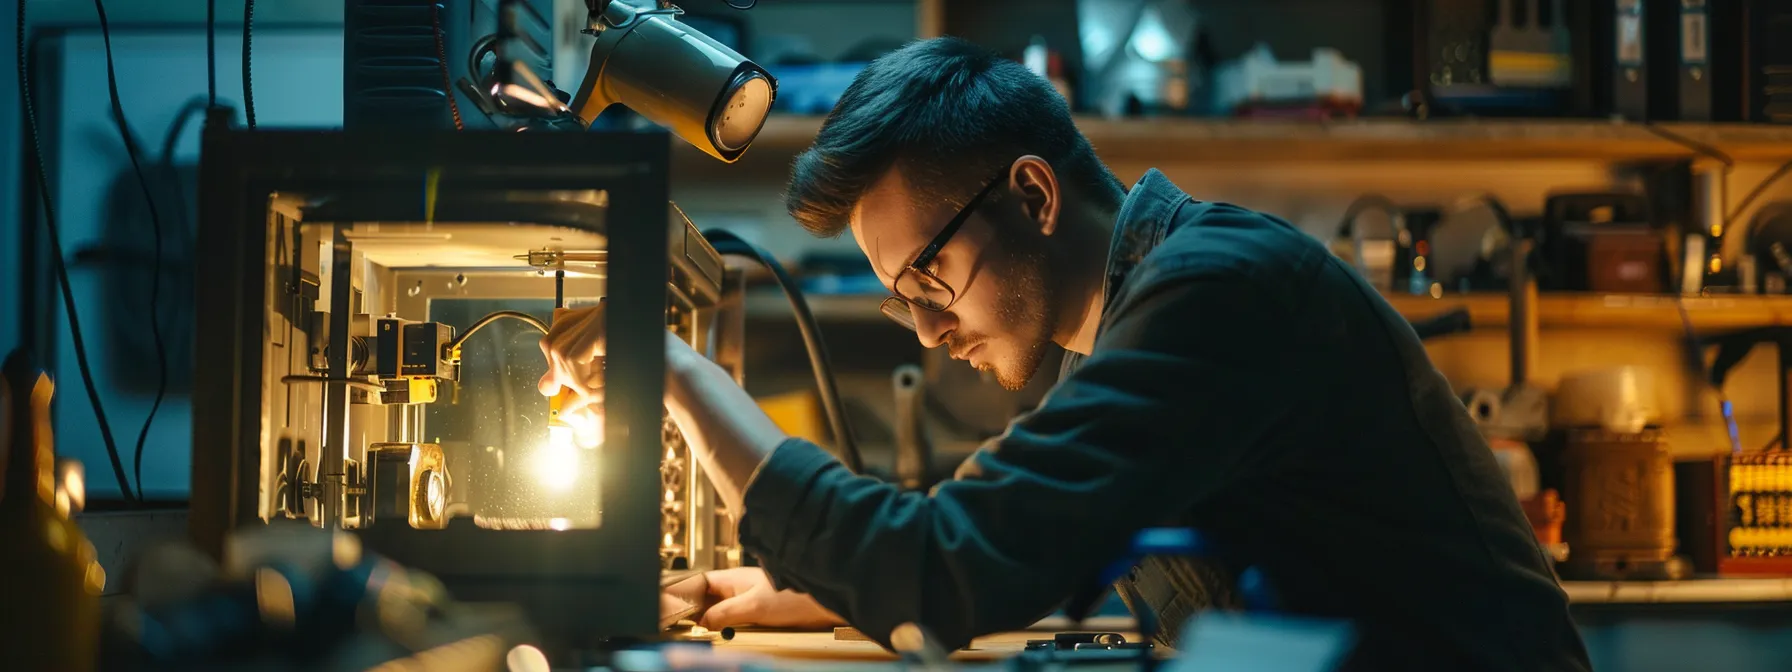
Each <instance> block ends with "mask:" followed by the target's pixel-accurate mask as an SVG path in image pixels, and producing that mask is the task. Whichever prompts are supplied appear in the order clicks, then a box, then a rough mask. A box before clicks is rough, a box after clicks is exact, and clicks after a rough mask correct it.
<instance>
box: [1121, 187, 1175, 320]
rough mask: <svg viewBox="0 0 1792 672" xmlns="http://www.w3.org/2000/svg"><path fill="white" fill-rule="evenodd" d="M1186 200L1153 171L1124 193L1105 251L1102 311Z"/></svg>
mask: <svg viewBox="0 0 1792 672" xmlns="http://www.w3.org/2000/svg"><path fill="white" fill-rule="evenodd" d="M1188 200H1189V196H1188V194H1186V193H1183V191H1182V190H1181V189H1179V188H1177V186H1176V185H1175V183H1172V182H1170V178H1167V177H1164V174H1163V173H1162V172H1159V171H1158V170H1157V169H1156V168H1152V169H1150V170H1147V171H1145V175H1144V177H1140V178H1139V181H1138V183H1137V184H1134V185H1133V187H1132V189H1129V190H1127V192H1126V200H1124V201H1122V202H1121V203H1120V214H1119V216H1118V217H1117V218H1116V221H1115V222H1114V234H1113V240H1112V241H1111V242H1110V243H1109V247H1108V267H1107V276H1106V277H1105V278H1104V280H1103V287H1102V306H1103V308H1104V309H1105V308H1106V307H1107V306H1108V305H1111V304H1112V303H1113V302H1114V295H1115V294H1116V293H1118V292H1119V291H1120V287H1121V286H1122V285H1124V284H1125V283H1126V278H1127V276H1129V275H1131V274H1132V270H1133V269H1134V268H1136V267H1138V265H1139V262H1140V261H1142V260H1144V258H1145V255H1147V254H1150V253H1151V250H1152V249H1155V248H1156V247H1157V245H1158V244H1159V243H1162V242H1164V237H1165V236H1167V235H1169V232H1170V228H1171V227H1170V223H1171V222H1172V221H1174V220H1175V216H1176V211H1177V210H1179V209H1181V208H1182V205H1183V204H1184V203H1187V202H1188ZM1103 312H1106V311H1105V310H1104V311H1103Z"/></svg>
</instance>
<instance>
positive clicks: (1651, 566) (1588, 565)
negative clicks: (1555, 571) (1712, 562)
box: [1562, 429, 1678, 579]
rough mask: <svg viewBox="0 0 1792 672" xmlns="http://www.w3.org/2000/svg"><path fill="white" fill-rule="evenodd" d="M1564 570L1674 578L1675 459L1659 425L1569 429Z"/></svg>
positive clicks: (1603, 575)
mask: <svg viewBox="0 0 1792 672" xmlns="http://www.w3.org/2000/svg"><path fill="white" fill-rule="evenodd" d="M1563 458H1564V459H1563V461H1564V462H1565V463H1566V464H1565V466H1566V467H1567V475H1566V479H1565V482H1564V486H1565V488H1564V490H1565V492H1563V493H1562V498H1563V499H1565V500H1567V502H1568V520H1567V523H1566V525H1565V526H1564V530H1563V532H1564V534H1565V536H1566V537H1567V539H1568V545H1569V546H1570V547H1571V548H1573V549H1574V554H1573V556H1572V557H1571V558H1570V559H1569V561H1568V563H1567V565H1566V566H1565V567H1564V576H1568V575H1573V576H1577V577H1584V578H1599V579H1629V578H1676V577H1674V576H1672V574H1673V570H1672V566H1673V565H1674V563H1673V562H1672V559H1673V555H1674V550H1675V548H1676V547H1677V546H1678V544H1677V542H1676V540H1675V537H1674V461H1673V455H1672V454H1671V452H1670V451H1669V450H1668V443H1667V440H1666V437H1665V436H1664V435H1663V434H1662V432H1661V431H1660V430H1653V429H1650V430H1644V431H1641V432H1633V433H1619V432H1612V431H1607V430H1602V429H1574V430H1569V432H1568V445H1567V449H1566V451H1565V454H1564V456H1563Z"/></svg>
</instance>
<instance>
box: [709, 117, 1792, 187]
mask: <svg viewBox="0 0 1792 672" xmlns="http://www.w3.org/2000/svg"><path fill="white" fill-rule="evenodd" d="M1077 125H1078V126H1079V127H1081V128H1082V130H1083V133H1084V134H1085V135H1087V136H1088V137H1089V141H1090V142H1091V143H1093V144H1094V145H1095V149H1096V151H1097V152H1099V153H1100V154H1101V156H1102V157H1103V158H1104V159H1106V160H1108V161H1110V162H1112V161H1121V160H1141V161H1152V162H1169V161H1177V162H1220V161H1224V162H1229V163H1238V162H1271V161H1291V160H1312V161H1325V160H1330V161H1353V160H1363V161H1388V160H1427V159H1431V160H1538V159H1565V160H1585V159H1596V160H1607V161H1637V160H1651V159H1672V158H1690V157H1692V156H1694V152H1693V151H1692V150H1689V149H1687V148H1686V147H1684V146H1681V145H1679V144H1676V143H1674V142H1671V141H1669V140H1667V139H1665V138H1663V137H1661V136H1659V135H1656V134H1655V133H1652V132H1650V131H1649V130H1648V129H1646V128H1644V127H1643V126H1642V125H1640V124H1633V123H1621V122H1610V121H1598V120H1575V119H1562V120H1441V121H1427V122H1414V121H1405V120H1398V119H1362V120H1354V121H1335V122H1325V123H1316V122H1302V121H1270V120H1263V121H1248V120H1231V119H1194V118H1185V119H1163V118H1158V119H1103V118H1098V117H1079V118H1078V119H1077ZM1659 127H1660V128H1663V129H1666V130H1669V131H1671V132H1673V133H1675V134H1678V135H1680V136H1684V137H1685V138H1687V139H1689V140H1693V141H1696V142H1699V143H1703V144H1706V145H1710V146H1712V147H1715V148H1717V149H1720V150H1722V151H1724V152H1725V153H1728V154H1729V155H1730V156H1732V157H1733V158H1735V159H1736V160H1739V161H1773V162H1778V161H1785V160H1789V159H1792V126H1782V125H1770V124H1694V123H1673V124H1660V125H1659ZM820 128H821V118H820V117H807V116H775V117H772V118H771V119H769V120H767V122H766V125H765V128H764V130H762V131H760V134H759V137H758V139H757V140H755V141H754V143H753V147H752V149H750V150H748V151H747V155H746V156H745V157H744V158H743V159H742V162H743V163H749V164H755V165H761V166H769V165H770V164H773V163H775V164H779V165H783V164H787V163H789V161H790V158H791V157H792V156H794V155H795V154H796V153H797V152H800V151H802V150H803V149H805V148H807V147H808V146H809V144H810V142H812V141H813V140H814V139H815V133H816V131H817V130H819V129H820ZM679 144H680V145H682V143H679ZM675 153H676V154H677V156H678V157H679V158H680V159H681V160H685V159H689V160H691V161H693V162H694V161H695V160H696V159H704V160H707V161H709V162H711V163H714V164H716V165H721V164H720V162H716V161H714V160H713V159H708V157H705V156H703V155H702V154H700V153H699V152H697V151H696V150H695V149H692V148H689V147H684V148H683V149H681V150H679V151H677V152H675ZM780 177H782V176H781V175H780Z"/></svg>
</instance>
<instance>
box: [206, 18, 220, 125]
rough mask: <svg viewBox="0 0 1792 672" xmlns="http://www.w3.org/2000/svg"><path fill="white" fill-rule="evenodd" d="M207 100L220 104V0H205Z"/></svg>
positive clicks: (216, 104)
mask: <svg viewBox="0 0 1792 672" xmlns="http://www.w3.org/2000/svg"><path fill="white" fill-rule="evenodd" d="M205 101H206V105H208V106H211V107H217V106H218V0H205Z"/></svg>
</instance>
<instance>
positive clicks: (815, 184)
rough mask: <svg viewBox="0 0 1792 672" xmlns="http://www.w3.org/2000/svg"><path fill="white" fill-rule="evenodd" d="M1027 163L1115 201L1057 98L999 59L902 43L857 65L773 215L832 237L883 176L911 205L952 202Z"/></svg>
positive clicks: (1115, 193) (983, 52) (1114, 191)
mask: <svg viewBox="0 0 1792 672" xmlns="http://www.w3.org/2000/svg"><path fill="white" fill-rule="evenodd" d="M1028 154H1032V155H1036V156H1039V157H1041V158H1044V159H1045V160H1046V161H1048V162H1050V163H1051V166H1052V170H1053V171H1055V172H1056V173H1057V174H1058V181H1059V183H1060V184H1062V185H1064V186H1065V187H1066V188H1070V189H1078V190H1080V193H1084V194H1088V195H1091V196H1093V197H1097V198H1103V199H1107V198H1112V199H1113V201H1114V202H1115V203H1118V202H1119V200H1120V198H1121V196H1122V194H1123V192H1124V188H1123V187H1122V186H1121V184H1120V181H1119V180H1118V179H1116V178H1115V177H1114V174H1113V173H1112V172H1109V171H1108V169H1107V166H1104V165H1102V163H1101V161H1100V160H1099V159H1097V158H1096V157H1095V149H1094V148H1093V147H1091V146H1090V145H1089V140H1088V139H1087V138H1084V137H1083V134H1082V132H1081V131H1079V130H1077V127H1076V123H1075V122H1073V121H1072V120H1071V118H1070V108H1069V106H1068V104H1067V103H1066V102H1065V100H1064V97H1063V96H1061V95H1059V93H1058V91H1057V89H1054V88H1052V85H1051V84H1050V83H1048V82H1046V81H1045V79H1044V78H1042V77H1040V76H1038V75H1036V74H1033V72H1032V71H1030V70H1027V69H1026V67H1024V66H1022V65H1021V64H1020V63H1017V62H1015V61H1013V60H1011V59H1007V58H1003V57H1002V56H1000V55H998V54H996V53H994V52H992V51H990V50H988V49H984V48H982V47H979V46H977V45H975V44H972V43H970V42H966V41H964V40H961V39H957V38H951V37H941V38H935V39H931V40H921V41H916V42H911V43H909V44H908V45H906V46H904V47H902V48H901V49H897V50H896V51H893V52H890V53H888V54H885V55H884V56H882V57H879V58H878V59H877V60H875V61H872V62H871V64H870V65H867V66H866V67H865V69H864V71H862V72H860V73H859V74H858V76H857V77H854V78H853V81H852V85H851V86H848V87H847V88H846V92H845V93H844V94H842V95H841V96H840V102H839V104H837V105H835V106H834V111H833V112H832V113H830V114H829V115H828V118H827V121H826V122H824V123H823V124H822V126H821V132H820V133H819V134H818V135H817V136H816V138H815V144H814V145H813V146H812V147H810V148H809V150H808V151H805V152H803V153H802V154H801V155H799V156H798V157H797V158H796V162H795V165H794V166H792V169H791V177H790V188H789V190H788V191H787V192H786V193H785V207H786V208H788V209H789V211H790V215H791V216H792V217H795V218H796V221H797V223H799V224H802V225H803V228H805V229H808V230H809V232H810V233H813V234H815V235H817V236H824V237H831V236H838V235H840V233H841V231H844V230H845V229H846V227H847V223H848V221H847V220H848V219H849V217H850V215H851V213H852V209H853V207H854V206H855V205H856V204H857V203H858V202H859V200H860V199H861V198H862V197H864V195H865V191H866V190H868V189H869V188H870V187H871V185H872V184H873V183H874V182H876V181H877V180H878V178H880V177H882V176H883V175H884V174H885V173H886V172H887V171H889V170H890V169H891V168H897V169H899V170H901V171H903V173H902V174H903V177H904V178H905V179H907V180H908V181H909V183H910V184H911V185H912V187H913V188H914V189H915V191H916V193H917V195H918V197H919V198H921V199H925V200H927V201H949V202H953V203H956V204H959V205H962V204H963V203H964V202H965V201H966V200H968V199H969V198H970V196H971V195H972V194H974V193H975V192H976V191H977V189H979V188H980V187H982V186H983V184H984V183H985V182H987V181H988V180H989V179H990V178H991V177H993V176H994V175H995V174H996V171H997V170H998V169H999V168H1000V167H1001V166H1003V165H1006V164H1007V163H1009V162H1012V161H1013V160H1014V159H1017V158H1020V157H1022V156H1025V155H1028Z"/></svg>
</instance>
